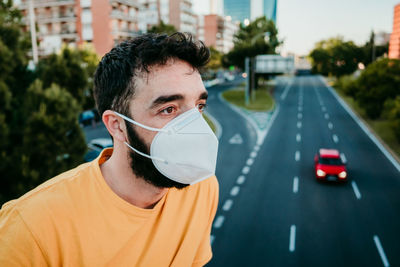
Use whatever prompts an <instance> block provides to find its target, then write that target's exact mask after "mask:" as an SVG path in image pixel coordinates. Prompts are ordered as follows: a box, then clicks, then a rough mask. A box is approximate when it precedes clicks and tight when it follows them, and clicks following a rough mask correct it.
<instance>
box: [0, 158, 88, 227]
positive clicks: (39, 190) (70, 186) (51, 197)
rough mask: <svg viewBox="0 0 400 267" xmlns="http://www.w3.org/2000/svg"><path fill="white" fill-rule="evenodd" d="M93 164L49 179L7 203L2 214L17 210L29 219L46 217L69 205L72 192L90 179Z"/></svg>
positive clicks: (0, 211) (86, 164)
mask: <svg viewBox="0 0 400 267" xmlns="http://www.w3.org/2000/svg"><path fill="white" fill-rule="evenodd" d="M90 164H91V163H85V164H82V165H80V166H78V167H76V168H74V169H71V170H69V171H67V172H64V173H62V174H60V175H58V176H56V177H54V178H51V179H49V180H48V181H46V182H44V183H43V184H41V185H39V186H37V187H36V188H34V189H33V190H31V191H29V192H27V193H26V194H24V195H23V196H21V197H20V198H18V199H14V200H11V201H9V202H7V203H5V204H4V205H3V207H2V209H1V210H0V218H1V217H2V216H1V215H2V214H5V213H8V212H10V210H17V211H18V213H19V214H20V215H21V216H22V217H24V216H27V217H29V219H31V218H33V217H39V216H38V214H41V215H44V214H46V212H48V211H49V210H50V209H51V208H54V209H57V208H62V207H63V206H66V205H68V202H69V201H71V195H72V194H73V193H72V192H77V191H79V190H80V185H79V184H80V183H81V182H82V181H81V180H82V179H85V177H88V175H86V174H87V172H88V169H89V167H90Z"/></svg>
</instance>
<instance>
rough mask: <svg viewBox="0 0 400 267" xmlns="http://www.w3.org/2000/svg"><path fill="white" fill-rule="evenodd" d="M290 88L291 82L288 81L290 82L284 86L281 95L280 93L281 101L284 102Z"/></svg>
mask: <svg viewBox="0 0 400 267" xmlns="http://www.w3.org/2000/svg"><path fill="white" fill-rule="evenodd" d="M291 86H292V81H290V82H289V83H288V84H287V85H286V88H285V90H284V91H283V93H282V95H281V99H282V100H285V98H286V96H287V94H288V92H289V89H290V87H291Z"/></svg>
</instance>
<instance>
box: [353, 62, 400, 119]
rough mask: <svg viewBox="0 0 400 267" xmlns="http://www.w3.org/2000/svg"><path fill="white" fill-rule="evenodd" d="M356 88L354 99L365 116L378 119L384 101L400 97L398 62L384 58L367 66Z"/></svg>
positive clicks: (399, 69)
mask: <svg viewBox="0 0 400 267" xmlns="http://www.w3.org/2000/svg"><path fill="white" fill-rule="evenodd" d="M356 88H357V89H356V90H355V91H356V94H355V99H356V101H357V102H358V103H359V104H360V106H361V107H362V108H363V109H365V111H366V114H367V116H368V117H369V118H371V119H376V118H379V117H380V115H381V114H382V111H383V108H384V104H385V102H386V100H388V99H394V98H395V97H396V96H398V95H400V60H394V59H387V58H384V59H381V60H377V61H375V62H374V63H372V64H370V65H368V67H367V68H366V69H365V70H364V71H363V72H362V74H361V76H360V77H359V78H358V79H357V81H356ZM350 91H351V90H350Z"/></svg>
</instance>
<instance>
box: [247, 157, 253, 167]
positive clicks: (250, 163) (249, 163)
mask: <svg viewBox="0 0 400 267" xmlns="http://www.w3.org/2000/svg"><path fill="white" fill-rule="evenodd" d="M253 163H254V159H252V158H249V159H247V161H246V164H247V165H248V166H251V165H253Z"/></svg>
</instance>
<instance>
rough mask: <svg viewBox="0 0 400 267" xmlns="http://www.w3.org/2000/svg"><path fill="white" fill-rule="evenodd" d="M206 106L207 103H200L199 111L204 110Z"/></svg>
mask: <svg viewBox="0 0 400 267" xmlns="http://www.w3.org/2000/svg"><path fill="white" fill-rule="evenodd" d="M206 107H207V104H198V105H197V108H198V109H199V111H204V110H205V108H206Z"/></svg>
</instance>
